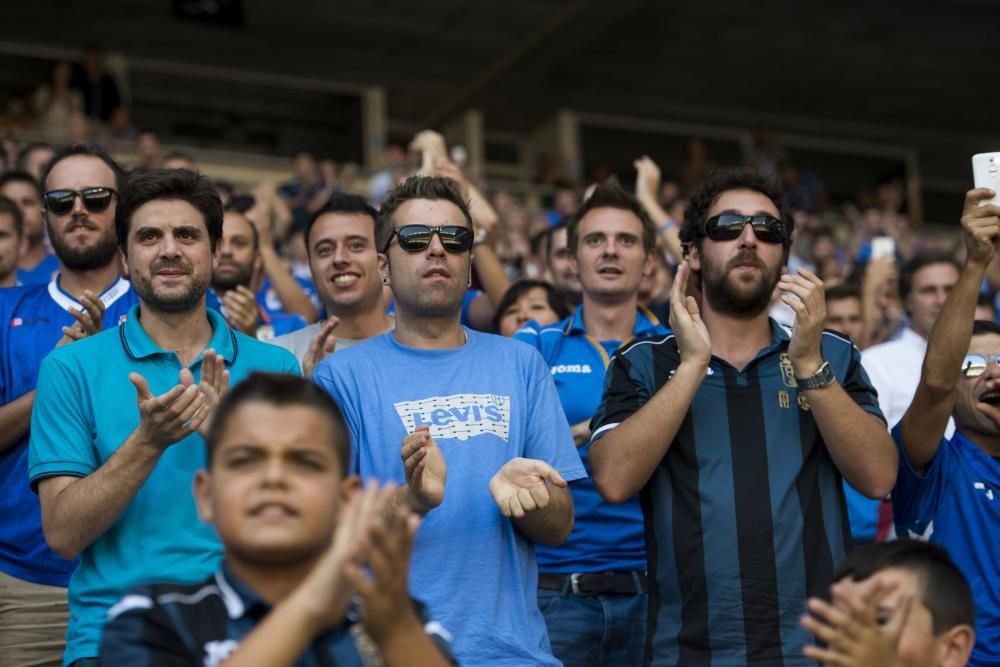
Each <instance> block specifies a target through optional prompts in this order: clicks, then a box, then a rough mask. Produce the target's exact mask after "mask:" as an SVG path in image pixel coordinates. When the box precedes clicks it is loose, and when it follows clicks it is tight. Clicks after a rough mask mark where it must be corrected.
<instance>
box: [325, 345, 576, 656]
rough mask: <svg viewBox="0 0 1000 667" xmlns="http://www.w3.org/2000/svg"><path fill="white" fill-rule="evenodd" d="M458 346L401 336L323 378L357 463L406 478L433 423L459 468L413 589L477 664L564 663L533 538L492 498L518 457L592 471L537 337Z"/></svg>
mask: <svg viewBox="0 0 1000 667" xmlns="http://www.w3.org/2000/svg"><path fill="white" fill-rule="evenodd" d="M468 336H469V339H468V342H467V343H466V344H465V345H463V346H462V347H459V348H454V349H447V350H420V349H413V348H410V347H405V346H403V345H401V344H400V343H399V342H397V341H396V338H395V337H394V335H393V334H392V333H386V334H382V335H380V336H375V337H374V338H370V339H368V340H367V341H365V342H363V343H361V344H359V345H357V346H355V347H352V348H350V349H347V350H344V351H343V352H337V353H336V354H333V355H330V356H329V357H327V358H326V359H325V360H324V361H323V362H322V363H321V364H320V365H319V367H318V368H317V369H316V371H315V372H314V373H313V376H312V379H313V381H314V382H316V383H317V384H319V385H320V386H321V387H323V388H324V389H326V390H327V391H328V392H330V394H331V395H332V396H333V398H334V399H335V400H336V401H337V403H338V404H339V405H340V407H341V409H342V410H343V412H344V417H345V418H346V420H347V424H348V427H349V428H350V432H351V446H352V457H353V461H352V464H351V467H352V471H353V472H355V473H360V475H361V477H362V478H363V479H369V478H377V479H381V480H391V481H395V482H399V483H405V481H404V480H405V477H404V474H403V463H402V461H401V460H400V448H401V447H402V443H403V438H404V437H405V436H406V435H407V434H408V433H412V432H413V431H414V430H415V429H416V427H417V426H420V425H425V424H426V425H429V426H430V427H431V435H432V436H433V437H434V440H435V442H437V444H438V446H439V447H440V448H441V451H442V453H443V454H444V458H445V462H446V463H447V465H448V479H447V482H446V484H445V499H444V502H443V503H441V505H440V506H438V507H436V508H435V509H433V510H431V511H430V512H429V513H428V514H427V516H426V517H425V518H424V520H423V523H422V524H421V526H420V531H419V533H418V534H417V537H416V541H415V543H414V545H413V555H412V562H411V565H410V590H411V593H412V594H413V596H414V597H416V598H418V599H420V600H422V601H423V602H424V603H426V604H427V606H428V608H429V609H430V613H431V616H433V617H434V618H436V619H438V620H439V621H440V622H441V623H442V624H443V625H444V627H446V628H448V630H449V631H450V632H451V633H452V635H453V636H454V639H455V641H454V645H453V648H454V652H455V658H456V659H457V661H458V662H459V664H461V665H463V666H468V665H490V666H494V665H508V666H510V667H515V666H516V667H522V666H523V665H558V664H559V662H558V661H557V660H556V659H555V658H553V657H552V653H551V650H550V647H549V640H548V635H547V634H546V630H545V623H544V621H543V619H542V615H541V613H540V612H539V610H538V603H537V598H536V592H537V582H538V568H537V564H536V562H535V550H534V547H533V544H532V542H531V541H529V540H528V539H527V538H526V537H524V536H523V535H522V534H521V533H520V532H519V531H517V530H516V529H515V528H514V524H513V522H512V521H511V520H510V519H508V518H506V517H504V516H503V515H502V514H501V513H500V510H499V508H498V507H497V506H496V503H495V502H494V501H493V498H492V497H491V496H490V490H489V483H490V479H491V478H492V477H493V475H494V474H496V472H497V471H498V470H500V468H501V467H503V465H504V464H505V463H507V461H509V460H511V459H512V458H515V457H518V456H522V457H526V458H534V459H541V460H542V461H545V462H547V463H549V464H550V465H552V466H553V467H554V468H556V469H557V470H559V472H560V473H561V474H562V476H563V477H564V478H565V479H566V480H567V481H571V480H575V479H579V478H581V477H583V476H584V474H585V473H584V471H583V466H582V465H580V457H579V456H577V454H576V451H575V449H576V448H575V447H574V446H573V440H572V437H571V436H570V433H569V429H568V428H567V426H566V416H565V415H564V414H563V411H562V407H560V405H559V397H558V396H557V395H556V391H555V387H554V386H553V384H552V379H551V377H550V376H549V371H548V368H546V366H545V364H544V362H543V361H542V358H541V357H540V356H539V355H538V353H537V352H535V351H533V350H531V349H530V348H528V347H527V346H526V345H522V344H521V343H517V342H515V341H512V340H509V339H506V338H501V337H500V336H494V335H491V334H483V333H478V332H475V331H468Z"/></svg>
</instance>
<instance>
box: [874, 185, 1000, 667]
mask: <svg viewBox="0 0 1000 667" xmlns="http://www.w3.org/2000/svg"><path fill="white" fill-rule="evenodd" d="M995 194H996V193H994V192H993V191H992V190H987V189H985V188H977V189H975V190H970V191H969V192H968V193H966V195H965V209H964V212H963V214H962V231H963V232H964V236H965V246H966V249H967V259H966V261H965V266H964V267H963V268H962V271H961V274H960V275H959V278H958V283H957V284H956V285H955V287H954V288H953V289H952V290H951V292H950V293H949V294H948V298H947V300H946V301H945V303H944V307H943V308H942V309H941V314H940V315H939V316H938V318H937V320H936V321H935V322H934V326H933V327H932V328H931V332H930V337H929V338H928V340H927V353H926V356H925V357H924V363H923V369H922V371H921V375H920V384H919V385H917V392H916V394H915V395H914V397H913V403H911V404H910V407H909V408H908V409H907V411H906V413H905V414H904V415H903V419H902V420H901V421H900V422H899V424H898V425H897V426H896V427H895V428H894V429H893V431H892V436H893V438H894V439H895V441H896V444H897V445H898V447H899V451H900V462H899V477H898V479H897V481H896V486H895V488H894V489H893V491H892V509H893V514H894V520H895V522H896V532H897V534H899V535H900V536H906V537H918V538H923V539H928V540H930V541H931V542H936V543H937V544H940V545H941V546H943V547H945V548H947V549H948V551H949V552H950V553H951V555H952V558H953V559H954V560H955V564H956V565H957V566H958V568H959V569H960V570H961V571H962V574H964V575H965V577H966V578H967V579H968V580H969V585H970V587H971V588H972V597H973V601H974V603H975V606H976V614H975V617H976V646H975V648H974V649H973V651H972V656H971V658H970V660H969V664H970V665H996V664H1000V560H998V557H997V555H998V554H1000V366H998V361H1000V326H998V325H997V324H996V323H995V322H988V321H985V320H980V321H975V322H974V321H973V318H974V314H975V311H976V301H977V298H978V296H979V288H980V285H982V283H983V278H984V277H985V276H986V271H987V268H988V267H989V265H990V262H992V261H993V256H994V254H995V253H996V248H997V244H998V242H1000V206H998V205H996V204H986V203H985V201H986V200H989V199H992V198H993V197H994V196H995ZM951 417H954V419H955V433H954V435H952V436H951V437H950V438H948V437H946V435H945V431H946V427H947V424H948V419H949V418H951Z"/></svg>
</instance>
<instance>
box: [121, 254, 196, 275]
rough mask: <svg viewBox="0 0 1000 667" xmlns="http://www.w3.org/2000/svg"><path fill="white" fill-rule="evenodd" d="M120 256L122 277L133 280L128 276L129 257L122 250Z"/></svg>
mask: <svg viewBox="0 0 1000 667" xmlns="http://www.w3.org/2000/svg"><path fill="white" fill-rule="evenodd" d="M118 256H119V257H121V262H122V277H123V278H125V279H126V280H131V278H130V277H129V275H128V257H126V256H125V253H123V252H122V251H121V249H119V250H118ZM214 265H215V263H214V262H213V268H214Z"/></svg>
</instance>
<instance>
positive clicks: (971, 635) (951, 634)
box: [937, 625, 976, 667]
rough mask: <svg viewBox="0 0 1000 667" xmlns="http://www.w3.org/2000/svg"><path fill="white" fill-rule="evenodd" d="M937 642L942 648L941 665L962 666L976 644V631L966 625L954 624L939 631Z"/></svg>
mask: <svg viewBox="0 0 1000 667" xmlns="http://www.w3.org/2000/svg"><path fill="white" fill-rule="evenodd" d="M937 643H938V645H939V646H940V647H941V648H942V655H941V661H940V663H939V664H940V665H941V667H964V665H966V664H967V663H968V662H969V656H970V655H972V648H973V647H974V646H975V644H976V631H975V630H973V629H972V628H971V627H970V626H968V625H956V626H955V627H953V628H951V629H949V630H945V631H944V632H943V633H941V635H940V637H938V640H937Z"/></svg>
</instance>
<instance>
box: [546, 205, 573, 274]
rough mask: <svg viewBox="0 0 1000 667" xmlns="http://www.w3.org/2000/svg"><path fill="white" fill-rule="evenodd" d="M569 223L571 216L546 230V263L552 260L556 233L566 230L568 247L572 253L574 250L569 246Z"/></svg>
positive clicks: (565, 217) (564, 217) (560, 219)
mask: <svg viewBox="0 0 1000 667" xmlns="http://www.w3.org/2000/svg"><path fill="white" fill-rule="evenodd" d="M569 221H570V216H568V215H566V216H563V217H561V218H559V222H557V223H556V224H554V225H552V226H551V227H549V228H548V229H546V230H545V232H544V234H545V262H546V263H548V261H549V259H551V258H552V239H553V237H555V235H556V232H558V231H560V230H562V229H565V230H566V247H567V248H569V250H570V252H572V251H573V248H572V247H571V246H570V245H569Z"/></svg>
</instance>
